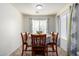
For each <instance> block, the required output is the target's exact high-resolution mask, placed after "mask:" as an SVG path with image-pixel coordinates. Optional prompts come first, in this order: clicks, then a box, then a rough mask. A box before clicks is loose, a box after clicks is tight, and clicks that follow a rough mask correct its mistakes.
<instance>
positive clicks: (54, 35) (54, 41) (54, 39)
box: [48, 32, 58, 56]
mask: <svg viewBox="0 0 79 59" xmlns="http://www.w3.org/2000/svg"><path fill="white" fill-rule="evenodd" d="M51 38H52V42H49V43H48V45H49V46H51V47H52V51H48V52H56V55H57V56H58V50H57V40H58V33H56V32H51Z"/></svg>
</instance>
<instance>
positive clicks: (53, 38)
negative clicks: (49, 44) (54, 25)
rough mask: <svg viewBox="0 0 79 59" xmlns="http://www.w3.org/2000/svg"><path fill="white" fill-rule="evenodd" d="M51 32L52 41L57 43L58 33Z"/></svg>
mask: <svg viewBox="0 0 79 59" xmlns="http://www.w3.org/2000/svg"><path fill="white" fill-rule="evenodd" d="M51 34H52V40H53V43H56V44H57V39H58V33H57V32H52V33H51Z"/></svg>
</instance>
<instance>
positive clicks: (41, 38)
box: [31, 34, 46, 46]
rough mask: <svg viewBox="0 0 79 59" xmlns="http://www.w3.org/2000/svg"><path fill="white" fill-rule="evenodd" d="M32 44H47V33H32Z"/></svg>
mask: <svg viewBox="0 0 79 59" xmlns="http://www.w3.org/2000/svg"><path fill="white" fill-rule="evenodd" d="M31 39H32V46H45V44H46V34H42V35H34V34H31Z"/></svg>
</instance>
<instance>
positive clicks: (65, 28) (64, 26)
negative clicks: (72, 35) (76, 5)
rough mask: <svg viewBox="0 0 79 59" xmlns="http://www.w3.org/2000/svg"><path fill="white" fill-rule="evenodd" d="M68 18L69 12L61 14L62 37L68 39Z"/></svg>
mask: <svg viewBox="0 0 79 59" xmlns="http://www.w3.org/2000/svg"><path fill="white" fill-rule="evenodd" d="M68 18H69V13H68V12H65V13H63V14H62V15H60V21H61V37H62V38H64V39H67V34H68V33H67V32H68V25H69V24H68Z"/></svg>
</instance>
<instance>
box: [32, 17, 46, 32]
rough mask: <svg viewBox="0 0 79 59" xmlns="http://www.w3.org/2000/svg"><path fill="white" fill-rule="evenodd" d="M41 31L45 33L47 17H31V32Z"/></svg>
mask: <svg viewBox="0 0 79 59" xmlns="http://www.w3.org/2000/svg"><path fill="white" fill-rule="evenodd" d="M37 31H42V32H43V33H47V19H46V18H43V19H42V18H32V33H37Z"/></svg>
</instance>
